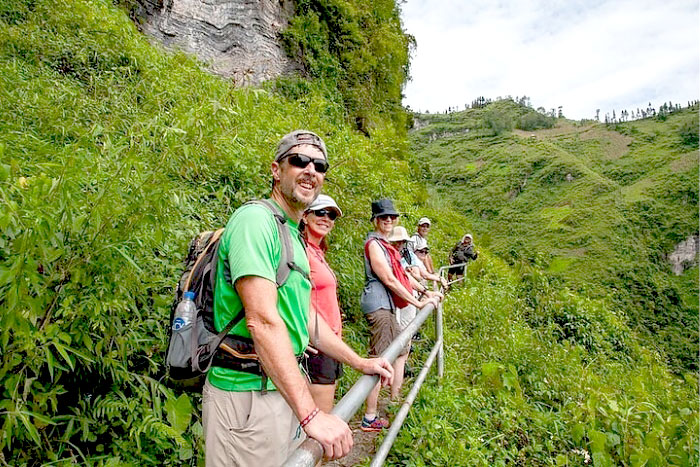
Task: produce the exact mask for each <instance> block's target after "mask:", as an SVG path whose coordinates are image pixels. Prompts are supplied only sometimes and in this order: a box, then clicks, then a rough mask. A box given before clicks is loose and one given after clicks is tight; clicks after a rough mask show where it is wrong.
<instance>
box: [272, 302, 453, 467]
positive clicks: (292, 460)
mask: <svg viewBox="0 0 700 467" xmlns="http://www.w3.org/2000/svg"><path fill="white" fill-rule="evenodd" d="M433 311H435V305H433V304H432V303H429V304H427V305H426V306H424V307H423V308H421V310H420V311H419V312H418V314H417V315H416V317H415V318H414V319H413V321H411V323H410V324H409V325H408V326H407V327H406V329H404V330H403V331H402V332H401V334H399V335H398V336H397V337H396V339H394V341H393V342H392V343H391V345H389V347H388V348H387V349H386V350H385V351H384V352H382V355H381V356H382V357H384V358H385V359H386V360H388V361H389V363H391V364H393V363H394V360H396V358H397V357H398V356H399V354H400V353H401V350H402V349H403V348H404V346H405V345H406V344H407V343H408V341H409V340H411V339H412V338H413V335H414V334H415V333H416V332H417V331H418V329H420V327H421V325H422V324H423V323H424V322H425V320H426V319H427V318H428V316H430V314H431V313H432V312H433ZM437 316H438V317H439V319H438V320H436V327H437V329H436V331H437V334H438V337H437V339H436V343H435V345H434V346H433V350H432V352H431V356H432V355H433V354H434V353H440V352H441V349H442V327H441V326H442V303H441V304H440V306H438V308H437ZM438 321H439V323H440V325H439V326H438ZM434 358H435V357H434V356H433V357H432V359H434ZM429 359H430V358H429ZM431 365H432V361H431ZM424 372H425V374H426V375H427V370H426V369H425V368H424V369H423V371H421V375H423V377H422V378H421V377H420V375H419V377H418V379H417V380H416V383H414V387H415V386H416V384H418V383H419V382H420V384H422V383H423V380H425V375H424V374H423V373H424ZM440 376H441V375H440ZM377 381H379V376H377V375H364V376H361V377H360V379H358V380H357V382H356V383H355V384H354V385H353V387H352V388H350V390H349V391H348V392H347V393H346V394H345V396H344V397H343V398H342V399H340V401H339V402H338V403H337V404H336V405H335V407H333V410H332V411H331V413H332V414H334V415H337V416H338V417H340V418H341V419H342V420H343V421H345V422H346V423H347V422H348V421H350V419H351V418H352V416H353V415H355V413H356V412H357V411H358V409H359V408H360V407H361V406H362V404H363V402H364V401H365V399H367V396H368V395H369V393H370V392H371V391H372V389H373V388H374V386H375V385H376V384H377ZM418 388H419V389H420V386H418ZM411 393H413V389H412V390H411ZM416 393H417V391H416ZM409 397H410V394H409ZM413 399H415V395H414V396H413ZM413 399H411V402H413ZM408 400H409V399H408V398H407V400H406V402H404V405H405V404H406V403H407V402H408ZM402 410H403V407H402ZM406 413H408V408H407V409H406ZM397 417H398V416H397ZM403 417H404V418H405V415H404V416H403ZM397 422H398V423H397ZM402 423H403V419H401V420H400V421H399V420H398V418H397V419H395V420H394V425H398V427H397V429H396V431H397V432H398V429H399V428H400V427H401V424H402ZM395 437H396V435H394V438H395ZM382 446H383V445H382ZM390 447H391V446H389V448H390ZM387 452H388V449H387ZM322 456H323V447H322V446H321V443H319V442H318V441H316V440H315V439H313V438H306V440H305V441H304V442H303V443H302V444H301V446H299V448H297V449H296V450H295V451H294V452H293V453H292V454H291V455H290V456H289V457H288V458H287V460H286V461H285V462H284V464H282V467H312V466H314V465H315V464H316V463H317V462H318V461H319V460H321V457H322ZM381 462H382V463H383V461H381ZM373 465H374V464H373ZM378 465H381V464H378Z"/></svg>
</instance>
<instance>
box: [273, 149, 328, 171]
mask: <svg viewBox="0 0 700 467" xmlns="http://www.w3.org/2000/svg"><path fill="white" fill-rule="evenodd" d="M285 159H289V163H290V164H292V165H293V166H294V167H299V168H300V169H305V168H306V166H307V165H309V163H310V162H313V163H314V169H315V170H316V172H319V173H322V174H324V173H326V172H328V168H329V167H330V166H329V164H328V161H327V160H325V159H313V158H311V157H309V156H305V155H304V154H297V153H292V154H287V155H285V156H282V157H281V158H280V160H279V162H282V161H283V160H285Z"/></svg>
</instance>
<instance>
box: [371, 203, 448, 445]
mask: <svg viewBox="0 0 700 467" xmlns="http://www.w3.org/2000/svg"><path fill="white" fill-rule="evenodd" d="M398 218H399V213H398V211H396V209H394V203H393V202H392V201H391V200H390V199H386V198H385V199H380V200H378V201H374V202H373V203H372V218H371V221H372V224H373V225H374V231H373V232H370V233H369V234H368V235H367V240H366V241H365V248H364V251H365V288H364V291H363V292H362V299H361V305H362V311H363V312H364V313H365V317H366V318H367V321H369V324H370V332H371V337H370V355H372V356H378V355H381V354H382V352H384V350H386V348H387V347H389V345H390V344H391V342H392V341H393V340H394V339H395V338H396V336H398V335H399V334H400V332H401V329H400V327H399V323H398V322H397V320H396V316H395V311H396V309H397V308H404V307H406V306H408V305H414V306H415V307H417V308H423V307H424V306H425V305H427V304H428V303H433V304H435V306H437V305H438V303H439V300H440V299H439V297H438V296H436V295H435V294H434V293H433V292H431V291H429V290H428V289H427V288H426V287H425V286H423V285H421V284H419V283H418V282H417V281H415V280H414V281H413V282H411V280H410V279H409V278H408V276H407V275H406V272H405V271H404V269H403V266H402V265H401V255H400V253H399V252H398V251H397V250H396V248H394V247H393V246H392V245H391V244H390V243H389V241H388V237H389V235H390V234H391V232H392V230H393V229H394V226H395V225H396V223H397V221H398ZM414 289H415V290H417V291H418V292H419V293H420V294H423V298H422V299H420V300H419V299H417V298H416V297H414V296H413V290H414ZM407 354H408V346H407V347H404V349H403V351H402V353H401V355H400V356H399V358H397V359H396V362H394V384H399V383H400V382H402V381H403V363H405V361H406V359H405V355H407ZM399 372H400V373H401V375H399ZM378 398H379V385H378V384H377V385H376V386H375V387H374V389H372V392H370V394H369V396H368V397H367V409H366V412H365V415H364V417H363V418H362V425H361V429H362V430H363V431H380V430H382V429H383V428H386V427H388V426H389V423H388V422H387V421H386V420H385V419H383V418H380V417H379V416H378V413H377V402H378Z"/></svg>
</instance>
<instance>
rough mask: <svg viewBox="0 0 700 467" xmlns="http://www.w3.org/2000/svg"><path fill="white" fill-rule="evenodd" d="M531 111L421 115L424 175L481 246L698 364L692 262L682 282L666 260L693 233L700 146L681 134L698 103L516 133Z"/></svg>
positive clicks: (500, 107)
mask: <svg viewBox="0 0 700 467" xmlns="http://www.w3.org/2000/svg"><path fill="white" fill-rule="evenodd" d="M533 114H537V113H536V112H535V111H534V110H532V109H529V108H527V107H525V106H522V105H518V104H516V103H515V102H513V101H510V100H503V101H498V102H495V103H492V104H490V105H488V106H486V107H485V108H477V109H469V110H467V111H464V112H459V113H455V114H447V115H420V116H419V117H418V118H417V120H418V121H419V125H420V129H419V130H418V131H416V132H415V133H414V134H413V135H412V140H413V141H414V144H415V146H416V147H417V148H418V151H417V159H418V161H419V163H420V167H421V170H422V174H423V175H424V176H426V177H427V178H428V179H429V180H431V181H432V182H433V183H434V184H435V185H436V186H437V187H438V191H439V193H440V194H441V195H443V196H445V197H446V198H449V199H451V200H453V201H454V203H455V205H456V206H457V207H458V209H459V210H460V211H461V212H462V213H464V214H465V215H466V217H467V218H468V219H469V222H470V225H471V227H472V228H473V233H474V234H475V235H476V239H477V242H478V243H480V244H481V245H482V246H484V247H487V248H488V249H489V250H490V251H492V252H493V253H495V254H497V255H498V256H500V257H502V258H504V259H505V260H506V261H508V262H509V263H511V264H516V263H519V262H526V263H528V264H530V265H533V266H535V267H537V268H540V269H542V270H544V271H546V272H547V273H548V275H549V278H550V280H551V281H553V283H555V284H566V285H567V286H569V287H572V288H574V289H576V290H578V291H585V292H587V293H591V294H593V296H596V297H608V298H609V299H610V301H611V302H612V303H614V304H615V306H616V308H617V309H618V310H621V311H624V313H625V315H627V316H628V317H629V319H630V325H631V326H633V327H635V328H639V329H641V330H643V331H644V332H646V333H648V334H649V339H650V340H651V341H653V342H654V343H656V344H657V345H658V346H659V348H660V349H661V350H663V351H664V352H665V353H666V354H667V356H668V358H669V359H670V361H671V364H672V365H673V366H674V367H675V368H677V369H679V370H680V369H688V370H693V371H695V370H697V368H698V366H697V358H696V357H697V348H698V341H697V336H698V320H697V311H698V309H697V303H698V299H697V294H698V290H697V269H690V270H688V271H686V273H685V275H684V276H682V277H676V276H674V275H673V274H672V272H671V268H670V264H669V263H668V262H667V261H666V260H665V258H666V256H667V255H668V254H670V253H671V252H672V251H673V250H674V248H675V246H676V245H677V244H678V243H679V242H682V241H684V240H685V239H687V238H688V237H689V236H691V235H693V234H697V232H698V143H697V138H696V139H694V141H693V140H692V139H691V140H690V141H688V140H686V139H685V138H684V129H686V128H688V127H690V128H693V125H694V130H693V131H695V132H696V133H697V121H698V109H697V107H696V108H694V109H684V110H682V111H677V112H674V113H673V114H671V115H668V116H664V117H663V120H662V119H657V118H654V119H644V120H640V121H635V122H627V123H621V124H617V125H614V126H607V127H606V126H605V125H602V124H599V123H596V122H591V121H584V122H572V121H569V120H564V119H559V120H557V122H556V126H555V127H553V128H548V129H539V130H530V131H523V130H518V129H513V125H514V124H516V123H520V122H522V121H523V116H524V115H533ZM494 121H496V122H497V123H499V122H500V126H498V125H497V126H496V127H495V129H494V124H493V122H494ZM511 130H512V131H511Z"/></svg>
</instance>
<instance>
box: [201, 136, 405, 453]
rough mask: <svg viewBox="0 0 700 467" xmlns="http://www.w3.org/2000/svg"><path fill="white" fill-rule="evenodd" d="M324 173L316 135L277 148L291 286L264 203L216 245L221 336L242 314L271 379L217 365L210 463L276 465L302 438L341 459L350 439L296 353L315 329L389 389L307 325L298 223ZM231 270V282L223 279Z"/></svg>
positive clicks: (232, 224) (377, 368) (210, 410)
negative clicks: (281, 270) (318, 401)
mask: <svg viewBox="0 0 700 467" xmlns="http://www.w3.org/2000/svg"><path fill="white" fill-rule="evenodd" d="M327 169H328V162H327V152H326V147H325V144H324V143H323V141H322V140H321V138H319V137H318V136H317V135H315V134H314V133H312V132H310V131H306V130H297V131H294V132H292V133H289V134H288V135H286V136H285V137H284V138H282V140H281V141H280V143H279V145H278V147H277V152H276V155H275V160H274V162H273V163H272V167H271V170H272V177H273V187H272V194H271V196H270V198H271V200H272V201H273V202H274V203H275V204H276V205H277V206H278V207H279V208H281V210H282V211H283V212H284V214H285V217H286V221H287V224H288V226H289V228H290V230H291V233H292V235H291V237H292V250H293V255H292V256H293V262H294V263H295V264H296V265H297V266H298V269H299V270H294V269H293V270H292V271H291V273H290V275H289V278H288V279H287V281H286V282H285V283H284V284H283V285H282V286H281V287H279V288H278V287H277V284H276V281H275V278H276V273H277V268H278V265H279V261H280V253H281V241H280V238H279V234H278V230H277V224H276V222H277V221H276V220H275V218H274V216H273V214H272V213H271V212H270V210H269V209H267V208H266V207H264V206H260V205H245V206H243V207H241V208H240V209H238V210H237V211H236V212H235V213H234V214H233V215H232V216H231V219H230V220H229V222H228V224H227V226H226V229H225V231H224V233H223V235H222V238H221V243H220V247H219V260H220V261H219V267H218V270H217V281H216V288H215V297H214V320H215V325H216V327H217V329H223V328H224V327H225V325H226V323H228V322H229V320H230V319H231V318H232V317H233V316H235V315H236V314H237V313H238V312H239V311H240V310H241V308H243V309H244V310H245V318H244V319H243V320H242V321H241V322H240V323H238V324H237V325H236V326H234V328H233V329H232V330H231V334H235V335H238V336H243V337H251V338H252V340H253V342H254V344H255V351H256V354H257V356H258V359H259V360H260V363H261V364H262V367H263V368H264V371H265V374H266V375H267V377H268V378H269V379H268V381H267V382H266V389H267V391H268V392H263V391H261V389H262V385H263V381H262V379H261V376H259V375H256V374H252V373H247V372H243V371H236V370H233V369H227V368H220V367H213V368H212V369H211V370H210V372H209V374H208V377H207V382H206V384H205V387H204V391H203V404H202V407H203V408H202V411H203V422H204V436H205V443H206V464H207V466H231V465H234V466H242V467H247V466H255V467H262V466H266V465H270V466H278V465H280V464H281V463H282V462H283V461H284V460H285V459H286V458H287V457H288V455H289V454H290V453H291V452H292V450H294V449H295V448H296V447H297V446H298V445H299V444H300V443H301V442H302V441H303V438H304V437H303V435H302V432H301V430H300V426H301V428H303V431H304V432H305V433H306V435H308V436H309V437H311V438H314V439H316V440H317V441H319V442H320V443H321V445H322V446H323V449H324V453H325V456H326V457H327V458H329V459H337V458H339V457H342V456H344V455H346V454H347V453H348V452H349V451H350V449H351V448H352V432H351V431H350V429H349V427H348V425H347V424H346V423H345V422H344V421H343V420H341V419H340V418H339V417H337V416H335V415H332V414H328V413H324V412H322V411H320V410H318V408H317V407H316V405H315V403H314V401H313V398H312V396H311V393H310V392H309V389H308V386H307V381H306V379H305V378H304V376H303V375H302V374H301V371H300V369H299V365H298V363H297V360H296V356H298V355H300V354H301V353H302V352H303V351H304V349H305V348H306V346H307V344H308V343H309V328H310V326H309V323H310V322H313V327H314V331H313V332H314V335H315V334H316V326H318V342H313V344H314V347H316V348H318V349H319V350H321V351H322V352H324V353H325V354H327V355H330V356H331V357H333V358H335V359H337V360H339V361H341V362H344V363H347V364H349V365H350V366H352V367H354V368H356V369H358V370H360V371H362V372H363V373H366V374H378V375H380V377H381V379H382V380H383V382H384V383H386V384H388V383H390V381H391V379H392V378H393V371H392V367H391V365H389V363H388V362H387V361H386V360H384V359H382V358H374V359H365V358H361V357H359V356H358V355H357V354H356V353H355V352H354V351H352V349H350V347H348V346H347V345H346V344H344V343H343V341H342V340H341V339H340V338H338V337H337V336H336V335H335V333H333V331H332V330H331V329H330V328H329V327H328V325H327V324H326V323H325V321H324V320H322V319H320V320H315V319H309V300H310V292H311V284H310V282H309V280H308V273H309V264H308V261H307V259H306V253H305V249H304V246H303V244H302V242H301V239H300V237H299V235H297V232H298V231H297V228H298V222H299V220H300V219H301V215H302V214H303V212H304V210H305V209H306V207H307V206H308V205H310V204H311V202H313V200H314V199H315V198H316V196H317V195H318V194H319V193H320V191H321V188H322V186H323V181H324V179H325V172H326V170H327ZM224 262H227V263H228V265H229V266H230V268H229V271H230V277H227V275H226V274H225V273H224Z"/></svg>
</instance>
